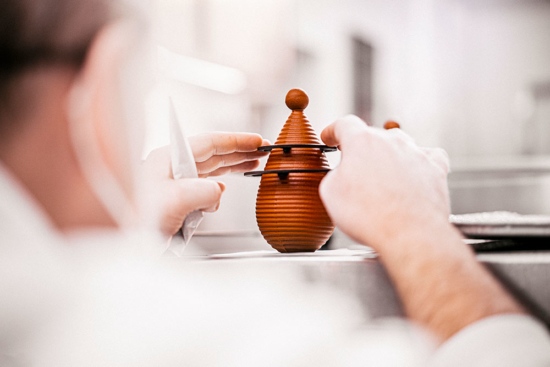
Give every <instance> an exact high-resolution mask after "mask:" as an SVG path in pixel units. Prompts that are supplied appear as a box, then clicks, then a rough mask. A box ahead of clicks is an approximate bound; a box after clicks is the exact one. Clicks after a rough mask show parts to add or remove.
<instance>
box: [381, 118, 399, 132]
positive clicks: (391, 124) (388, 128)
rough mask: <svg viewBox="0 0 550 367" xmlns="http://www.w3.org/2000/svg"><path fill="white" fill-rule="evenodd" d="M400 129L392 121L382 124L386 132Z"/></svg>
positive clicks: (397, 124)
mask: <svg viewBox="0 0 550 367" xmlns="http://www.w3.org/2000/svg"><path fill="white" fill-rule="evenodd" d="M400 127H401V125H399V123H397V122H395V121H392V120H389V121H386V123H385V124H384V129H386V130H390V129H399V128H400Z"/></svg>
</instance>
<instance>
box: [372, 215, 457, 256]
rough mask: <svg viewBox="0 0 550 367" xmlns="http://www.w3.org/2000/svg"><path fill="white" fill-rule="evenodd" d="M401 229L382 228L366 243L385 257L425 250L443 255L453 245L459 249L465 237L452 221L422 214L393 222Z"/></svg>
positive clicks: (392, 226)
mask: <svg viewBox="0 0 550 367" xmlns="http://www.w3.org/2000/svg"><path fill="white" fill-rule="evenodd" d="M394 223H401V224H400V225H399V226H396V225H391V226H381V227H380V230H379V231H377V232H376V233H374V234H373V235H372V236H369V238H368V240H367V241H366V244H367V245H369V246H370V247H372V248H373V249H375V250H376V251H377V252H378V253H379V254H380V255H382V256H389V255H395V254H408V253H422V252H425V251H435V250H436V251H437V252H440V251H442V250H445V248H447V247H449V246H451V248H450V249H454V250H456V246H452V245H451V244H456V243H457V242H459V243H461V242H462V239H463V237H462V235H461V234H460V232H459V231H458V230H457V229H456V228H455V227H454V226H453V225H452V224H451V223H450V222H449V220H448V218H447V217H446V216H441V215H431V216H430V215H422V216H420V215H419V216H416V217H415V218H408V219H402V220H399V221H394Z"/></svg>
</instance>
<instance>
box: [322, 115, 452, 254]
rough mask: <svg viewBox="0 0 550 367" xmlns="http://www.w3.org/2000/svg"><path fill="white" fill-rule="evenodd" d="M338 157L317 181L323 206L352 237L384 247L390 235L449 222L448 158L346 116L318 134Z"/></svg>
mask: <svg viewBox="0 0 550 367" xmlns="http://www.w3.org/2000/svg"><path fill="white" fill-rule="evenodd" d="M321 138H322V139H323V141H324V142H325V144H327V145H330V146H338V147H339V149H340V150H341V151H342V160H341V163H340V165H339V166H338V167H336V168H335V169H334V170H332V171H331V172H329V173H328V174H327V176H326V177H325V178H324V180H323V181H322V182H321V186H320V195H321V198H322V200H323V202H324V204H325V207H326V209H327V211H328V213H329V215H330V216H331V218H332V220H333V221H334V223H335V225H336V226H338V227H339V228H340V229H341V230H342V231H344V232H345V233H346V234H348V235H349V236H350V237H352V238H353V239H354V240H356V241H358V242H360V243H364V244H367V245H369V246H372V247H374V248H375V249H377V250H379V251H380V250H383V247H384V246H387V244H388V243H390V242H391V241H390V240H391V239H394V238H396V236H400V235H411V234H414V233H418V232H419V231H427V232H426V233H429V230H430V228H432V226H435V225H441V224H442V223H443V224H445V223H448V215H449V211H450V208H449V194H448V187H447V173H448V171H449V163H448V157H447V154H446V153H445V151H443V150H442V149H427V148H420V147H418V146H417V145H416V144H415V143H414V141H413V140H412V139H411V138H410V137H409V136H408V135H406V134H405V133H404V132H403V131H401V130H399V129H392V130H387V131H385V130H380V129H375V128H371V127H368V126H367V125H366V124H365V123H364V122H363V121H361V120H360V119H359V118H358V117H356V116H346V117H344V118H341V119H339V120H338V121H336V122H335V123H333V124H331V125H329V126H328V127H327V128H326V129H325V130H324V131H323V132H322V134H321Z"/></svg>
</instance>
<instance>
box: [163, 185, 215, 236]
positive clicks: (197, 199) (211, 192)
mask: <svg viewBox="0 0 550 367" xmlns="http://www.w3.org/2000/svg"><path fill="white" fill-rule="evenodd" d="M168 184H169V185H170V188H169V189H168V190H167V192H170V196H169V197H168V198H167V203H166V206H165V210H164V214H163V219H162V224H161V227H162V230H163V232H165V233H168V234H170V235H171V234H174V233H176V232H177V231H178V230H179V228H180V227H181V225H182V223H183V221H184V220H185V217H187V215H188V214H189V213H191V212H192V211H195V210H205V211H215V210H216V209H217V208H218V206H219V202H220V199H221V195H222V193H223V191H224V190H225V185H224V184H223V183H221V182H220V183H218V182H216V181H212V180H207V179H201V178H186V179H180V180H171V181H169V182H168Z"/></svg>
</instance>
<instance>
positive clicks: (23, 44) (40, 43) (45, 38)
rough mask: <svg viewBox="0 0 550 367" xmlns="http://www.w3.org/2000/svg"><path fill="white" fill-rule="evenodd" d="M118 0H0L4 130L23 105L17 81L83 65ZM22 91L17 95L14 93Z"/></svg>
mask: <svg viewBox="0 0 550 367" xmlns="http://www.w3.org/2000/svg"><path fill="white" fill-rule="evenodd" d="M111 2H114V0H0V134H3V133H4V132H5V130H4V129H5V128H6V125H8V124H10V121H7V120H12V119H13V117H14V115H16V114H17V112H18V111H17V109H18V108H20V107H19V106H21V105H22V103H21V101H14V99H19V98H21V93H20V92H18V91H17V86H18V81H19V80H20V79H21V77H22V75H24V74H25V73H26V72H27V71H29V70H31V69H33V68H35V67H38V66H43V65H49V64H63V65H67V66H72V67H76V68H79V67H80V66H81V65H82V63H83V62H84V60H85V58H86V53H87V51H88V49H89V47H90V45H91V43H92V41H93V39H94V37H95V35H96V34H97V33H98V32H99V30H100V29H101V28H102V27H103V26H104V25H105V24H107V23H108V22H109V21H110V20H111V19H112V18H113V17H114V14H113V12H112V8H111V6H110V3H111ZM16 95H17V97H15V96H16Z"/></svg>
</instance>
